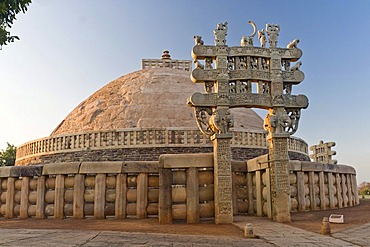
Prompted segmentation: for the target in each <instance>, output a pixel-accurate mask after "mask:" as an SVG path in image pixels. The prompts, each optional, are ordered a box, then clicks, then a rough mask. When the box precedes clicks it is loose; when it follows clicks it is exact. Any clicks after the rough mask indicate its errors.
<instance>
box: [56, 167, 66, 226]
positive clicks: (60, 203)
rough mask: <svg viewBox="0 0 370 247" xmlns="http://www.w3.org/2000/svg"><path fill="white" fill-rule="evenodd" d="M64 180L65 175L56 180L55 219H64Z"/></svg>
mask: <svg viewBox="0 0 370 247" xmlns="http://www.w3.org/2000/svg"><path fill="white" fill-rule="evenodd" d="M64 179H65V175H61V174H59V175H57V176H56V178H55V199H54V219H63V218H64V192H65V186H64Z"/></svg>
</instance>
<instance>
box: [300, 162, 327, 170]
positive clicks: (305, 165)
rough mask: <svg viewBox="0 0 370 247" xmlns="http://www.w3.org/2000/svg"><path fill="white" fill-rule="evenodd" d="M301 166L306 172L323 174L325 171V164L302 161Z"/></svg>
mask: <svg viewBox="0 0 370 247" xmlns="http://www.w3.org/2000/svg"><path fill="white" fill-rule="evenodd" d="M301 164H302V171H304V172H321V171H323V170H324V164H322V163H317V162H308V161H302V162H301Z"/></svg>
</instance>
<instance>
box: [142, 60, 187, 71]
mask: <svg viewBox="0 0 370 247" xmlns="http://www.w3.org/2000/svg"><path fill="white" fill-rule="evenodd" d="M141 64H142V66H141V67H142V69H157V68H172V69H179V70H185V71H190V69H191V65H192V61H191V60H171V59H142V61H141Z"/></svg>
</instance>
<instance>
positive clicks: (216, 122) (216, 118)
mask: <svg viewBox="0 0 370 247" xmlns="http://www.w3.org/2000/svg"><path fill="white" fill-rule="evenodd" d="M210 125H211V128H212V130H213V131H214V132H215V133H217V134H229V133H230V128H232V127H234V119H233V117H232V116H231V114H230V111H229V109H228V108H225V109H215V110H214V111H213V115H212V117H211V119H210Z"/></svg>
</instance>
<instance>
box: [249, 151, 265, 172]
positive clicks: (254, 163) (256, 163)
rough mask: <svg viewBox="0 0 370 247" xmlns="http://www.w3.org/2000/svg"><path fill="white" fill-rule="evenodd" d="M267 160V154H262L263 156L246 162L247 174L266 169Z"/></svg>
mask: <svg viewBox="0 0 370 247" xmlns="http://www.w3.org/2000/svg"><path fill="white" fill-rule="evenodd" d="M268 160H269V158H268V154H264V155H261V156H258V157H256V158H253V159H250V160H248V161H247V170H248V172H252V171H258V170H261V169H262V168H264V169H265V168H267V167H268Z"/></svg>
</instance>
